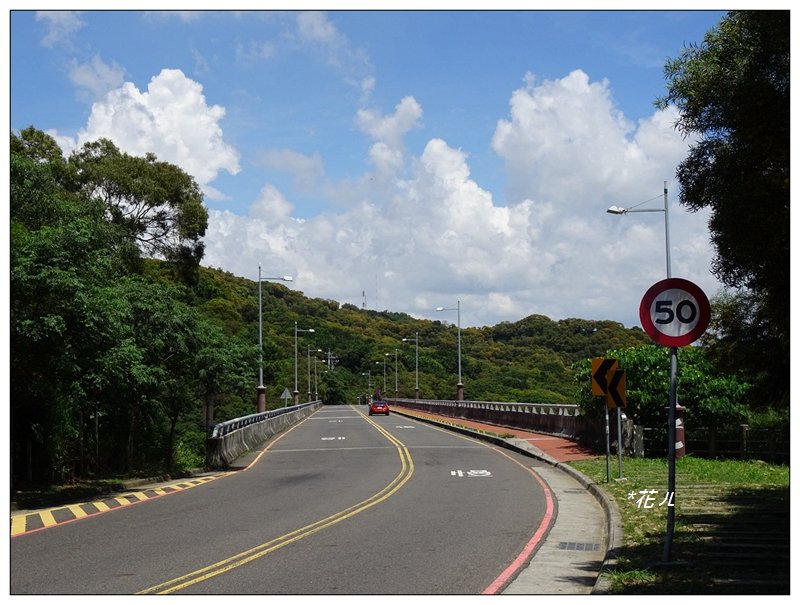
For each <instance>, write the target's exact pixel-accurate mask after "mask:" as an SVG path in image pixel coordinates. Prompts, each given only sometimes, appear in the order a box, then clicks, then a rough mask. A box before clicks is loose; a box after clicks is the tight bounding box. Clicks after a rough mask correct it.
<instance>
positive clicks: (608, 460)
mask: <svg viewBox="0 0 800 605" xmlns="http://www.w3.org/2000/svg"><path fill="white" fill-rule="evenodd" d="M610 481H611V442H610V440H609V436H608V405H606V483H609V482H610Z"/></svg>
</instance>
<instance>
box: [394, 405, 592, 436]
mask: <svg viewBox="0 0 800 605" xmlns="http://www.w3.org/2000/svg"><path fill="white" fill-rule="evenodd" d="M387 401H389V403H390V404H394V405H399V406H401V407H407V408H409V409H414V410H419V411H422V412H430V413H432V414H439V415H442V416H449V417H451V418H464V419H467V420H475V421H478V422H486V423H488V424H496V425H498V426H511V427H516V428H521V429H528V430H532V431H536V432H541V433H550V434H554V435H559V436H562V437H569V438H573V439H578V438H580V437H582V436H583V435H584V434H585V432H586V429H587V426H586V423H585V422H584V417H583V416H581V413H580V409H579V408H578V405H577V404H574V403H560V404H556V403H508V402H499V401H454V400H440V399H387Z"/></svg>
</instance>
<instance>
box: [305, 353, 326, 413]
mask: <svg viewBox="0 0 800 605" xmlns="http://www.w3.org/2000/svg"><path fill="white" fill-rule="evenodd" d="M311 351H314V352H315V353H322V349H315V348H314V347H310V346H306V369H307V370H308V401H311ZM316 358H317V357H316V355H315V356H314V359H315V360H316ZM315 365H316V364H315Z"/></svg>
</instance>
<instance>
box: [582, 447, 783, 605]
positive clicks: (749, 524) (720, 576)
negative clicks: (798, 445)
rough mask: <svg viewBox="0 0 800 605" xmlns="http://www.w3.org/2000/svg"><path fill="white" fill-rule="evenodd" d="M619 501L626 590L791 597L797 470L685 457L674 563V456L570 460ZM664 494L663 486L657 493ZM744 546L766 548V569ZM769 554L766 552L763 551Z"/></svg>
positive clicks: (621, 582)
mask: <svg viewBox="0 0 800 605" xmlns="http://www.w3.org/2000/svg"><path fill="white" fill-rule="evenodd" d="M569 464H570V466H572V467H573V468H575V469H576V470H578V471H580V472H581V473H583V474H584V475H586V476H587V477H589V478H590V479H592V480H593V481H594V482H595V483H597V485H598V486H599V487H601V488H602V489H603V490H604V491H605V492H606V493H607V494H608V495H609V496H611V497H612V498H613V499H614V500H615V501H616V504H617V507H618V509H619V512H620V516H621V520H622V530H623V546H622V548H621V550H620V552H619V553H618V565H617V567H616V569H615V570H614V571H612V572H610V573H609V580H610V583H611V591H612V592H613V593H616V594H734V593H749V594H766V593H769V594H783V590H784V588H785V590H786V591H788V587H789V577H788V546H789V524H788V523H789V467H788V466H781V465H772V464H767V463H764V462H761V461H740V460H707V459H702V458H694V457H692V456H686V457H684V458H681V459H679V460H677V461H676V464H675V492H676V493H675V498H674V504H675V530H674V534H673V542H672V557H671V560H670V561H668V562H664V561H663V558H664V543H665V541H666V527H667V511H668V510H669V509H668V506H667V504H668V498H667V481H668V466H667V460H666V459H646V458H623V461H622V475H623V478H622V479H621V480H620V479H619V478H618V466H617V460H616V458H614V460H613V464H612V465H611V480H610V481H608V482H606V459H605V457H598V458H594V459H590V460H580V461H574V462H570V463H569ZM651 492H654V493H651ZM742 543H747V544H748V545H749V546H747V548H753V549H762V550H763V554H762V555H761V559H763V560H764V561H765V563H764V569H758V568H757V567H756V566H753V565H749V566H748V565H739V563H740V562H741V561H743V560H744V559H742V558H741V557H740V555H739V554H738V553H740V552H741V550H742V548H745V547H743V546H742ZM759 552H761V551H759Z"/></svg>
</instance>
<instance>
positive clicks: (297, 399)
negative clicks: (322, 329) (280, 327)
mask: <svg viewBox="0 0 800 605" xmlns="http://www.w3.org/2000/svg"><path fill="white" fill-rule="evenodd" d="M298 332H311V333H313V332H314V329H313V328H311V329H308V330H302V329H298V327H297V322H294V404H295V405H297V404H298V403H300V391H298V390H297V333H298Z"/></svg>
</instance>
